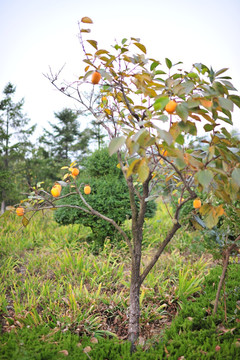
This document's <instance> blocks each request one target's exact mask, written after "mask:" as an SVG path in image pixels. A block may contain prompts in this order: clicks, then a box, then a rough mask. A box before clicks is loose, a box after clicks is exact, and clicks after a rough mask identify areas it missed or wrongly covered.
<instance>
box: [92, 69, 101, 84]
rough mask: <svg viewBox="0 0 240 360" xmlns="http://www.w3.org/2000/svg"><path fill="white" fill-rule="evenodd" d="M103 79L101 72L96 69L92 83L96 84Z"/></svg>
mask: <svg viewBox="0 0 240 360" xmlns="http://www.w3.org/2000/svg"><path fill="white" fill-rule="evenodd" d="M100 80H101V74H100V73H99V72H98V71H94V73H93V74H92V84H94V85H96V84H98V83H99V81H100Z"/></svg>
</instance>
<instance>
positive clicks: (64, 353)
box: [59, 350, 68, 356]
mask: <svg viewBox="0 0 240 360" xmlns="http://www.w3.org/2000/svg"><path fill="white" fill-rule="evenodd" d="M59 353H60V354H63V355H65V356H68V351H67V350H61V351H59Z"/></svg>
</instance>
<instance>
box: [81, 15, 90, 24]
mask: <svg viewBox="0 0 240 360" xmlns="http://www.w3.org/2000/svg"><path fill="white" fill-rule="evenodd" d="M81 22H82V23H84V24H93V21H92V19H90V18H89V17H87V16H84V17H83V18H82V19H81Z"/></svg>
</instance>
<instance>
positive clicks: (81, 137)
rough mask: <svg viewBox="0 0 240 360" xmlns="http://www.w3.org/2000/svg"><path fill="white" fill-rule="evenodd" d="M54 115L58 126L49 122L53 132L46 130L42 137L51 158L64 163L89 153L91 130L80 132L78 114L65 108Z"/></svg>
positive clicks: (41, 139) (41, 140)
mask: <svg viewBox="0 0 240 360" xmlns="http://www.w3.org/2000/svg"><path fill="white" fill-rule="evenodd" d="M54 115H55V117H56V118H57V119H58V124H55V123H51V122H49V124H50V126H51V130H50V131H48V130H46V129H44V134H43V136H41V137H40V142H41V143H43V144H45V145H47V147H48V149H47V150H48V152H49V154H50V156H51V157H53V158H55V160H57V161H60V163H62V162H63V161H65V162H66V161H68V160H71V158H72V157H74V159H76V158H79V157H81V156H82V154H85V153H87V152H88V145H89V140H90V136H91V132H90V130H89V129H86V130H84V131H80V130H79V128H80V124H79V121H78V114H76V113H74V112H73V111H72V110H71V109H67V108H65V109H63V110H62V111H60V112H58V113H54Z"/></svg>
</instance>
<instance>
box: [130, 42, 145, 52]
mask: <svg viewBox="0 0 240 360" xmlns="http://www.w3.org/2000/svg"><path fill="white" fill-rule="evenodd" d="M133 44H134V45H135V46H137V47H138V48H139V49H140V50H142V52H144V54H146V53H147V50H146V48H145V46H144V45H143V44H140V43H139V42H136V43H133Z"/></svg>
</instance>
